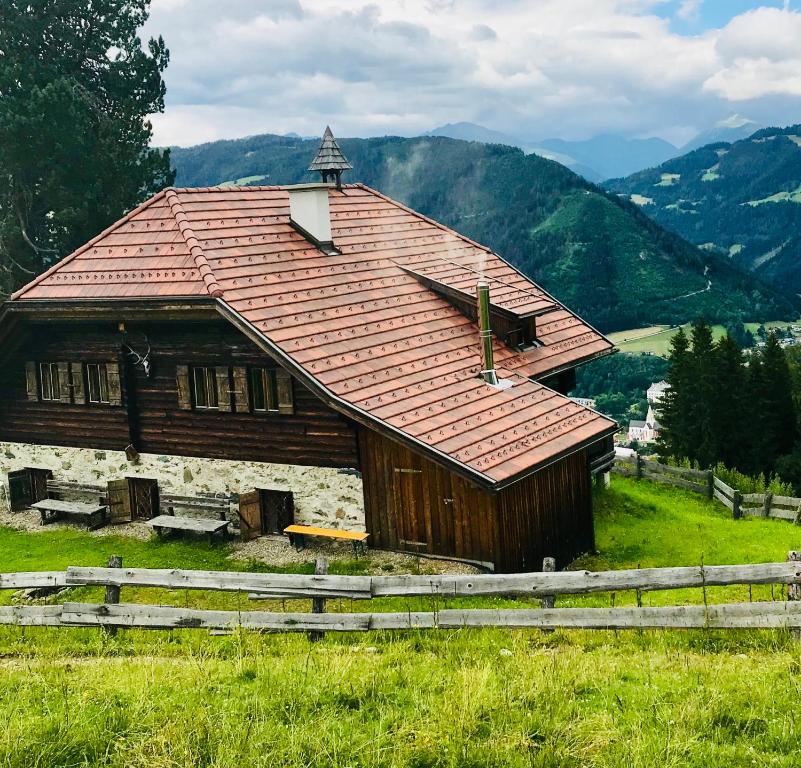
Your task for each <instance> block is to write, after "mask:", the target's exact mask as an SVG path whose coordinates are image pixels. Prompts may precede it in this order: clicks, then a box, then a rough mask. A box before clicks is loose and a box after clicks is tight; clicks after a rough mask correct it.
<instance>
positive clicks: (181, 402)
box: [175, 365, 192, 411]
mask: <svg viewBox="0 0 801 768" xmlns="http://www.w3.org/2000/svg"><path fill="white" fill-rule="evenodd" d="M175 386H176V388H177V389H178V407H179V408H180V409H181V410H182V411H191V410H192V396H191V394H190V391H189V366H188V365H177V366H175Z"/></svg>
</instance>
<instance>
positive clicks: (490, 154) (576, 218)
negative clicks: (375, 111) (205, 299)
mask: <svg viewBox="0 0 801 768" xmlns="http://www.w3.org/2000/svg"><path fill="white" fill-rule="evenodd" d="M340 145H341V146H342V149H343V151H344V152H345V154H346V155H347V156H348V159H349V160H350V161H351V162H352V163H353V166H354V169H355V170H354V171H353V172H352V173H350V174H349V175H348V178H347V180H348V181H359V182H363V183H365V184H367V185H369V186H371V187H374V188H376V189H379V190H381V191H382V192H384V193H385V194H387V195H390V196H391V197H394V198H396V199H398V200H400V201H402V202H404V203H406V204H407V205H409V206H411V207H412V208H414V209H416V210H418V211H421V212H423V213H425V214H427V215H429V216H431V217H433V218H435V219H437V220H439V221H441V222H443V223H445V224H447V225H449V226H452V227H454V228H455V229H457V230H459V231H460V232H463V233H464V234H466V235H468V236H470V237H473V238H475V239H476V240H478V241H479V242H481V243H485V244H486V245H489V246H490V247H492V248H493V249H494V250H496V251H497V252H498V253H500V254H501V255H503V256H504V257H505V258H506V259H508V260H509V261H511V262H512V263H513V264H514V265H515V266H517V267H518V268H519V269H521V270H522V271H524V272H525V273H526V274H528V275H530V276H531V277H532V278H533V279H535V280H536V281H537V282H539V283H541V284H542V285H543V286H544V287H545V288H547V289H548V290H550V291H552V292H553V293H554V294H555V295H556V297H557V298H559V299H560V300H562V301H564V302H565V303H566V304H568V305H569V306H570V307H571V308H572V309H574V310H575V311H577V312H578V313H579V314H581V315H583V316H585V317H586V318H587V319H588V320H589V321H590V322H592V323H594V324H595V325H596V326H598V327H599V328H600V329H602V330H606V331H610V330H615V329H621V328H629V327H634V326H638V325H643V324H646V323H656V322H666V323H672V322H679V321H681V322H685V321H687V320H690V319H693V318H695V317H697V316H699V315H702V314H703V315H705V316H706V317H707V318H708V319H710V320H712V321H716V322H717V321H725V320H729V319H748V320H760V319H761V320H767V319H773V318H776V317H789V316H792V315H793V309H792V308H791V306H790V304H789V302H788V301H787V300H786V299H785V298H783V297H782V296H780V295H779V294H777V293H776V292H773V291H772V290H770V289H768V288H766V287H765V286H763V285H760V284H759V283H757V282H756V281H754V280H753V279H752V278H750V277H748V276H746V275H744V274H742V273H740V272H738V271H737V270H735V269H732V268H731V266H730V265H729V264H728V263H727V260H725V259H721V258H719V257H717V256H716V255H715V254H706V253H703V252H701V251H699V250H698V249H696V248H694V247H693V246H691V245H690V244H688V243H687V242H685V241H684V240H682V239H681V238H679V237H677V236H676V235H673V234H671V233H669V232H667V231H665V230H664V229H662V228H661V227H660V226H658V225H657V224H655V223H654V222H653V221H651V220H650V219H649V218H648V217H647V216H645V215H644V214H643V213H642V212H641V211H640V210H639V208H638V207H637V206H635V205H634V204H632V203H630V202H629V201H627V200H623V199H620V198H619V197H618V196H616V195H612V194H608V193H606V192H604V191H602V190H601V189H599V188H598V187H596V186H594V185H592V184H590V183H589V182H587V181H585V180H584V179H582V178H580V177H579V176H577V175H576V174H574V173H573V172H571V171H570V170H568V169H567V168H565V167H563V166H561V165H559V164H558V163H555V162H553V161H550V160H545V159H543V158H541V157H537V156H536V155H525V154H524V153H523V152H522V151H521V150H519V149H515V148H512V147H507V146H500V145H492V144H480V143H468V142H463V141H456V140H453V139H448V138H442V137H420V138H414V139H402V138H396V137H386V138H377V139H349V140H348V139H345V140H341V141H340ZM316 149H317V141H311V140H307V141H304V140H300V139H297V138H290V137H280V136H272V135H262V136H254V137H250V138H246V139H240V140H237V141H220V142H215V143H211V144H204V145H201V146H198V147H192V148H189V149H179V148H176V149H174V150H173V151H172V159H173V163H174V164H175V168H176V170H177V174H178V176H177V182H176V183H177V184H178V185H183V186H208V185H215V184H220V183H224V182H239V183H261V184H291V183H296V182H300V181H309V180H311V179H312V177H311V176H310V175H308V174H307V173H306V171H305V169H306V167H307V166H308V164H309V162H310V160H311V158H312V157H313V156H314V153H315V151H316Z"/></svg>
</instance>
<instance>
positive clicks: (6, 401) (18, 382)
mask: <svg viewBox="0 0 801 768" xmlns="http://www.w3.org/2000/svg"><path fill="white" fill-rule="evenodd" d="M63 325H64V324H53V325H34V326H28V327H25V326H20V327H18V328H17V332H16V337H15V338H14V339H13V342H14V345H13V350H14V351H13V352H11V354H10V355H3V356H2V360H0V440H8V441H11V442H19V443H35V444H44V445H68V446H73V447H76V448H107V449H116V450H122V449H123V448H125V446H126V445H128V443H129V442H130V441H129V435H128V422H127V419H126V415H125V409H124V408H121V407H115V408H112V407H110V406H101V405H92V406H88V405H82V404H76V405H70V404H67V403H52V402H37V401H29V400H28V396H27V388H26V383H25V363H26V362H27V361H31V360H32V361H36V362H39V361H43V362H61V361H65V362H70V361H73V360H81V361H85V362H105V361H114V360H117V358H118V354H119V348H120V347H119V336H118V335H117V338H116V339H115V336H114V334H113V333H112V329H110V328H103V327H99V326H95V325H92V326H89V325H86V326H81V327H78V328H75V329H70V328H64V327H63Z"/></svg>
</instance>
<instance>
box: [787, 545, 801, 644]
mask: <svg viewBox="0 0 801 768" xmlns="http://www.w3.org/2000/svg"><path fill="white" fill-rule="evenodd" d="M787 562H788V563H801V552H799V551H796V550H792V549H791V550H790V551H789V552H788V553H787ZM787 599H788V600H801V584H789V585H788V586H787ZM790 635H791V636H792V638H793V639H794V640H801V629H791V630H790Z"/></svg>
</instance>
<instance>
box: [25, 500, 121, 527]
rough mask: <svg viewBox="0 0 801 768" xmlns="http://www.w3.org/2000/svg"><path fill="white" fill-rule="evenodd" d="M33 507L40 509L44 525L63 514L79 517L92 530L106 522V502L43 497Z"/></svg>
mask: <svg viewBox="0 0 801 768" xmlns="http://www.w3.org/2000/svg"><path fill="white" fill-rule="evenodd" d="M31 508H32V509H36V510H39V514H40V515H41V516H42V525H47V524H48V523H52V522H54V521H55V520H58V519H59V518H61V517H63V516H65V515H66V516H68V517H79V518H81V519H83V520H84V521H85V522H86V527H87V528H88V529H89V530H90V531H91V530H94V529H95V528H101V527H102V526H103V525H104V524H105V522H106V509H107V507H106V506H105V504H96V503H94V504H92V503H87V502H83V501H64V500H63V499H42V500H41V501H37V502H35V503H34V504H31Z"/></svg>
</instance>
